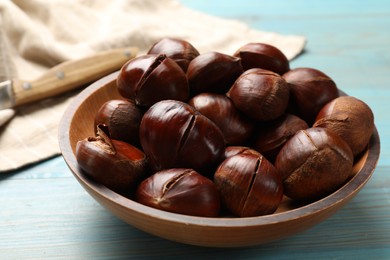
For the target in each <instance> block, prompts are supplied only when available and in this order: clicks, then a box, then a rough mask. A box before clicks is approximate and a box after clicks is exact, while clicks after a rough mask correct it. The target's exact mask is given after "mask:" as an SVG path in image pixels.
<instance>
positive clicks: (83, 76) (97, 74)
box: [12, 47, 138, 106]
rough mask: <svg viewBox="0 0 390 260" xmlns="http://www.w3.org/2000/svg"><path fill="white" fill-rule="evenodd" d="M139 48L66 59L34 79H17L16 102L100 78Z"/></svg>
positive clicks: (32, 99)
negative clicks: (77, 58)
mask: <svg viewBox="0 0 390 260" xmlns="http://www.w3.org/2000/svg"><path fill="white" fill-rule="evenodd" d="M137 51H138V49H137V48H135V47H129V48H120V49H113V50H109V51H104V52H100V53H97V54H94V55H92V56H89V57H86V58H82V59H79V60H70V61H66V62H63V63H61V64H59V65H57V66H55V67H53V68H51V69H49V70H48V71H47V72H46V73H45V74H44V75H42V76H41V77H39V78H38V79H36V80H33V81H24V80H14V81H13V82H12V92H13V101H14V106H20V105H23V104H26V103H31V102H34V101H37V100H41V99H44V98H48V97H52V96H55V95H58V94H61V93H64V92H67V91H70V90H72V89H75V88H77V87H81V86H83V85H84V84H87V83H90V82H93V81H95V80H97V79H100V78H102V77H103V76H105V75H107V74H109V73H112V72H114V71H117V70H119V69H120V68H121V67H122V66H123V65H124V64H125V63H126V62H127V61H128V60H130V59H132V58H134V57H135V55H136V53H137Z"/></svg>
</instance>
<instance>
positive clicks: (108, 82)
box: [59, 72, 380, 247]
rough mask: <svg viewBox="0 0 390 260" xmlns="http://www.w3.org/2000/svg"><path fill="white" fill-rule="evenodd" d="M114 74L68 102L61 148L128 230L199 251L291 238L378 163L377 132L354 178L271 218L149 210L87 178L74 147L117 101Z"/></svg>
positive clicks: (330, 210)
mask: <svg viewBox="0 0 390 260" xmlns="http://www.w3.org/2000/svg"><path fill="white" fill-rule="evenodd" d="M117 75H118V72H116V73H113V74H111V75H108V76H106V77H105V78H102V79H101V80H99V81H97V82H95V83H93V84H92V85H91V86H89V87H87V88H86V89H85V90H84V91H82V92H81V93H80V94H79V95H78V96H77V97H76V98H75V99H74V100H73V101H72V102H71V104H70V106H69V107H68V109H67V110H66V112H65V114H64V116H63V118H62V120H61V123H60V128H59V144H60V148H61V151H62V154H63V157H64V159H65V161H66V163H67V165H68V166H69V168H70V170H71V171H72V172H73V174H74V176H75V177H76V178H77V180H78V181H79V183H80V184H81V185H82V186H83V187H84V189H85V190H86V191H87V192H88V193H89V194H90V195H91V196H92V197H93V198H94V199H95V200H96V201H98V202H99V203H100V204H101V205H103V206H104V207H105V208H107V209H108V210H109V211H110V212H112V213H113V214H114V215H116V216H117V217H119V218H120V219H122V220H124V221H125V222H127V223H129V224H131V225H132V226H134V227H136V228H138V229H140V230H143V231H145V232H148V233H151V234H154V235H156V236H159V237H162V238H165V239H169V240H173V241H177V242H181V243H186V244H192V245H200V246H210V247H241V246H251V245H258V244H262V243H266V242H270V241H274V240H277V239H281V238H284V237H287V236H290V235H293V234H295V233H297V232H300V231H303V230H305V229H308V228H309V227H312V226H313V225H315V224H317V223H319V222H321V221H323V220H325V219H326V218H328V217H329V216H331V215H332V214H334V213H335V212H336V211H337V210H339V209H340V208H341V207H343V206H344V205H345V204H346V203H348V202H349V201H350V200H351V199H352V198H353V197H354V196H355V195H356V194H357V193H358V192H359V191H360V189H362V188H363V186H364V185H365V184H366V182H367V181H368V180H369V178H370V177H371V175H372V173H373V171H374V169H375V166H376V164H377V161H378V158H379V152H380V142H379V136H378V132H377V130H376V128H375V129H374V133H373V136H372V137H371V140H370V143H369V147H368V149H367V151H366V152H365V153H364V154H363V155H362V157H361V158H360V160H359V161H358V162H357V163H356V164H355V166H354V171H355V172H356V175H355V176H354V177H353V178H352V179H351V180H349V181H348V182H347V183H346V184H345V185H344V186H343V187H341V188H340V189H339V190H337V191H336V192H334V193H333V194H331V195H329V196H327V197H325V198H323V199H321V200H319V201H316V202H314V203H311V204H307V205H297V204H295V203H292V202H291V201H290V200H288V199H284V200H283V202H282V205H281V206H280V207H279V208H278V210H277V212H276V213H274V214H272V215H267V216H259V217H249V218H231V217H221V218H205V217H193V216H186V215H181V214H175V213H170V212H165V211H162V210H158V209H154V208H150V207H147V206H144V205H142V204H139V203H137V202H135V201H133V200H130V199H128V198H126V197H123V196H121V195H119V194H117V193H115V192H113V191H112V190H110V189H107V188H106V187H104V186H102V185H99V184H98V183H96V182H94V181H92V180H91V179H89V178H87V177H86V176H85V175H84V174H83V173H82V171H81V170H80V169H79V167H78V165H77V162H76V157H75V148H76V143H77V141H79V140H82V139H84V138H86V137H89V136H93V135H94V130H93V120H94V116H95V113H96V112H97V110H98V109H99V108H100V106H101V105H102V104H103V103H104V102H106V101H108V100H110V99H114V98H120V96H119V94H118V92H117V90H116V82H115V80H116V77H117Z"/></svg>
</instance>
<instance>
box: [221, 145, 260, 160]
mask: <svg viewBox="0 0 390 260" xmlns="http://www.w3.org/2000/svg"><path fill="white" fill-rule="evenodd" d="M246 153H253V154H255V155H258V156H260V155H261V154H260V153H259V152H258V151H256V150H254V149H252V148H250V147H247V146H239V145H232V146H227V147H226V148H225V159H226V158H228V157H231V156H233V155H237V154H246Z"/></svg>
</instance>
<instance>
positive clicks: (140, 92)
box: [117, 54, 189, 107]
mask: <svg viewBox="0 0 390 260" xmlns="http://www.w3.org/2000/svg"><path fill="white" fill-rule="evenodd" d="M117 86H118V92H119V94H121V95H122V96H123V97H124V98H127V99H131V100H134V102H135V103H136V104H137V105H139V106H142V107H150V106H151V105H153V104H154V103H156V102H158V101H161V100H165V99H176V100H181V101H186V100H187V99H188V97H189V88H188V81H187V77H186V75H185V73H184V71H183V70H182V69H181V68H180V67H179V65H177V63H176V62H174V61H173V60H172V59H170V58H168V57H167V56H166V55H165V54H159V55H157V54H149V55H143V56H139V57H137V58H135V59H132V60H130V61H128V62H127V63H126V64H125V65H123V66H122V68H121V70H120V74H119V75H118V79H117Z"/></svg>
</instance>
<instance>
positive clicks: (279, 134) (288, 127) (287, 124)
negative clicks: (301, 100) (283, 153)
mask: <svg viewBox="0 0 390 260" xmlns="http://www.w3.org/2000/svg"><path fill="white" fill-rule="evenodd" d="M307 128H309V126H308V125H307V124H306V122H305V121H304V120H303V119H300V118H299V117H297V116H295V115H291V114H285V115H283V116H281V117H279V118H278V119H276V120H274V121H271V122H267V123H264V124H261V125H259V126H258V127H257V128H256V130H255V131H254V133H253V138H252V139H251V142H250V143H251V147H252V148H253V149H255V150H256V151H258V152H259V153H261V154H262V155H264V156H265V157H266V158H267V159H268V160H269V161H270V162H271V163H273V162H274V161H275V158H276V156H277V155H278V153H279V151H280V149H281V148H282V147H283V145H284V144H285V143H286V142H287V141H288V139H290V138H291V137H292V136H293V135H294V134H295V133H296V132H297V131H298V130H304V129H307Z"/></svg>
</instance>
